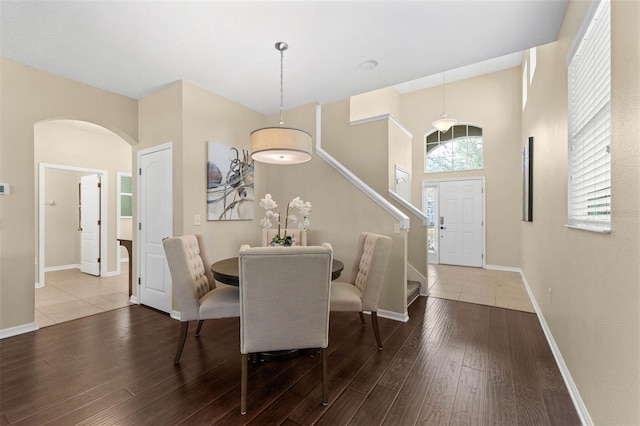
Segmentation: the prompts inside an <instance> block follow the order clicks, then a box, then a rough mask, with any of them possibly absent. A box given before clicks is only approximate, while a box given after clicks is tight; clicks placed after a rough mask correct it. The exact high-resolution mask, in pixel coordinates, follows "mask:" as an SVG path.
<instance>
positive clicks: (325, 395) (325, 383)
mask: <svg viewBox="0 0 640 426" xmlns="http://www.w3.org/2000/svg"><path fill="white" fill-rule="evenodd" d="M320 351H321V352H322V405H327V404H329V380H328V379H327V348H322V349H321V350H320Z"/></svg>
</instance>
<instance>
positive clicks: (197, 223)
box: [193, 214, 201, 226]
mask: <svg viewBox="0 0 640 426" xmlns="http://www.w3.org/2000/svg"><path fill="white" fill-rule="evenodd" d="M193 224H194V225H195V226H200V225H201V221H200V215H199V214H194V215H193Z"/></svg>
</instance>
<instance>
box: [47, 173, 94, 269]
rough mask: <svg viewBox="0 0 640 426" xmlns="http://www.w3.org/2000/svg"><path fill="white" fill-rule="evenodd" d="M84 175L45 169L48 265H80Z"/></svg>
mask: <svg viewBox="0 0 640 426" xmlns="http://www.w3.org/2000/svg"><path fill="white" fill-rule="evenodd" d="M83 174H84V173H80V172H75V171H72V170H60V169H46V170H45V178H44V179H45V193H44V199H45V204H44V207H43V209H44V225H45V229H46V230H47V232H46V233H45V240H44V247H45V250H44V261H45V265H44V266H45V268H50V267H55V266H69V265H79V264H80V240H79V237H78V235H79V234H80V233H79V232H78V183H79V182H80V177H81V176H82V175H83ZM36 246H37V243H36Z"/></svg>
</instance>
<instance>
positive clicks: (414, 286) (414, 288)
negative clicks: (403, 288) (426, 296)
mask: <svg viewBox="0 0 640 426" xmlns="http://www.w3.org/2000/svg"><path fill="white" fill-rule="evenodd" d="M419 295H420V283H419V282H418V281H407V305H410V304H411V302H413V301H414V300H415V299H416V298H417V297H418V296H419Z"/></svg>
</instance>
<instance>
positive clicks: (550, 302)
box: [549, 288, 551, 303]
mask: <svg viewBox="0 0 640 426" xmlns="http://www.w3.org/2000/svg"><path fill="white" fill-rule="evenodd" d="M549 303H551V288H549Z"/></svg>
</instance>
